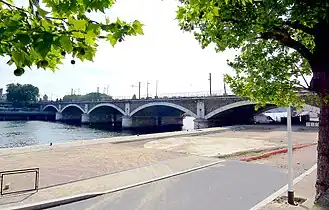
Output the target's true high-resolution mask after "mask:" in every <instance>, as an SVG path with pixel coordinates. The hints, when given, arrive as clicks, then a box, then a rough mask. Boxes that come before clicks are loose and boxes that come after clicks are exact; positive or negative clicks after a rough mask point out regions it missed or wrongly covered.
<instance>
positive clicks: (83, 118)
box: [81, 114, 90, 124]
mask: <svg viewBox="0 0 329 210" xmlns="http://www.w3.org/2000/svg"><path fill="white" fill-rule="evenodd" d="M81 123H82V124H89V123H90V117H89V114H82V115H81Z"/></svg>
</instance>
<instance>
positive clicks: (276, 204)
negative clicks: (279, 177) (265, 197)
mask: <svg viewBox="0 0 329 210" xmlns="http://www.w3.org/2000/svg"><path fill="white" fill-rule="evenodd" d="M315 181H316V170H314V171H313V172H312V173H311V174H310V175H308V176H306V177H304V178H303V179H302V180H301V181H300V182H298V183H297V184H295V185H294V192H295V198H304V199H306V201H305V202H303V203H302V204H300V205H298V206H292V205H289V204H287V203H286V200H285V201H283V200H281V199H279V198H280V197H281V196H287V192H285V193H284V194H282V195H281V196H279V197H278V198H277V199H275V200H274V201H272V202H271V203H269V204H268V205H266V206H265V207H263V208H262V210H275V209H294V210H302V209H304V210H305V209H312V207H313V202H314V197H315Z"/></svg>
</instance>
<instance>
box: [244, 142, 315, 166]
mask: <svg viewBox="0 0 329 210" xmlns="http://www.w3.org/2000/svg"><path fill="white" fill-rule="evenodd" d="M316 144H317V143H311V144H300V145H295V146H293V147H292V150H296V149H302V148H305V147H310V146H313V145H316ZM287 151H288V149H287V148H284V149H277V150H274V151H270V152H266V153H264V154H261V155H256V156H252V157H245V158H241V159H240V161H246V162H250V161H253V160H259V159H264V158H268V157H270V156H272V155H278V154H282V153H286V152H287Z"/></svg>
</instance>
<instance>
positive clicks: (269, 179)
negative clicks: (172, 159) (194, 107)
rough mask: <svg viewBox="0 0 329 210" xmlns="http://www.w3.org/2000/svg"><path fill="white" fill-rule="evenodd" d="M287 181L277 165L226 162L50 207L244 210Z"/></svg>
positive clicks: (92, 209)
mask: <svg viewBox="0 0 329 210" xmlns="http://www.w3.org/2000/svg"><path fill="white" fill-rule="evenodd" d="M286 183H287V175H286V173H284V171H283V170H280V169H278V168H275V167H272V166H269V165H265V164H252V163H245V162H239V161H225V162H223V163H221V164H219V165H216V166H212V167H208V168H205V169H201V170H197V171H194V172H190V173H187V174H184V175H180V176H176V177H173V178H169V179H165V180H162V181H158V182H154V183H150V184H146V185H143V186H139V187H134V188H131V189H128V190H124V191H120V192H116V193H112V194H107V195H103V196H99V197H95V198H92V199H88V200H83V201H80V202H75V203H71V204H67V205H63V206H58V207H54V208H51V209H52V210H64V209H65V210H70V209H72V210H73V209H88V210H96V209H99V210H123V209H124V210H178V209H179V210H201V209H207V210H219V209H223V210H229V209H234V210H247V209H250V208H251V207H253V206H254V205H256V204H257V203H258V202H260V201H262V200H263V199H265V198H266V197H267V196H269V195H271V194H272V193H273V192H275V191H276V190H278V189H280V188H281V187H282V186H284V185H285V184H286Z"/></svg>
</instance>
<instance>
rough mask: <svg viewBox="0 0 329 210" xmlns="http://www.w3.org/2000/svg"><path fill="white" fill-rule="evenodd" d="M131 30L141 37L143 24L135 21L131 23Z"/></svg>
mask: <svg viewBox="0 0 329 210" xmlns="http://www.w3.org/2000/svg"><path fill="white" fill-rule="evenodd" d="M132 26H133V28H134V30H135V31H136V33H137V34H140V35H143V34H144V33H143V24H141V23H140V22H139V21H138V20H135V21H134V22H133V25H132Z"/></svg>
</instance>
